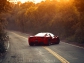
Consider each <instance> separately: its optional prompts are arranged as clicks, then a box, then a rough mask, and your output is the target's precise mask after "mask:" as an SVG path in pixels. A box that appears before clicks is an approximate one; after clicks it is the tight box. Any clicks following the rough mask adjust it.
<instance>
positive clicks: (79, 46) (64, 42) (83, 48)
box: [61, 41, 84, 49]
mask: <svg viewBox="0 0 84 63" xmlns="http://www.w3.org/2000/svg"><path fill="white" fill-rule="evenodd" d="M61 42H62V41H61ZM62 43H65V42H62ZM65 44H68V45H71V46H75V47H78V48H81V49H84V48H83V47H80V46H77V45H73V44H69V43H65Z"/></svg>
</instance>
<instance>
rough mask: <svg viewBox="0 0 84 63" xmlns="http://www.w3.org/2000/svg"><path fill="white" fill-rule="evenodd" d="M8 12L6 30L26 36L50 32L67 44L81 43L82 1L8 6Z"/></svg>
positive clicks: (83, 37)
mask: <svg viewBox="0 0 84 63" xmlns="http://www.w3.org/2000/svg"><path fill="white" fill-rule="evenodd" d="M11 6H12V11H11V12H9V13H7V14H6V15H7V16H6V20H7V21H8V29H9V30H18V31H21V32H25V33H38V32H51V33H53V34H55V35H58V36H59V37H60V38H61V39H65V40H68V42H78V43H82V44H83V43H84V1H83V0H70V1H69V2H64V1H61V2H57V1H55V0H52V1H49V0H46V1H45V2H41V3H38V4H34V3H33V2H26V3H24V4H21V3H20V2H19V3H18V4H11Z"/></svg>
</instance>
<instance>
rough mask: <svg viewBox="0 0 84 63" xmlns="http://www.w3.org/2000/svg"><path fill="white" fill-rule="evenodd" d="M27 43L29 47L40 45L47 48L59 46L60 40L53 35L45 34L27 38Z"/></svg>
mask: <svg viewBox="0 0 84 63" xmlns="http://www.w3.org/2000/svg"><path fill="white" fill-rule="evenodd" d="M28 42H29V45H30V46H33V45H40V44H44V45H48V46H49V45H51V44H59V42H60V39H59V37H58V36H55V35H54V34H52V33H48V32H47V33H38V34H36V35H34V36H29V39H28Z"/></svg>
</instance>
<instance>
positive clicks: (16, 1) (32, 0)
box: [8, 0, 70, 4]
mask: <svg viewBox="0 0 84 63" xmlns="http://www.w3.org/2000/svg"><path fill="white" fill-rule="evenodd" d="M8 1H9V2H13V3H15V4H17V3H18V2H21V3H25V2H33V3H35V4H37V3H40V2H42V1H47V0H8ZM50 1H53V0H50ZM56 1H57V2H70V0H56Z"/></svg>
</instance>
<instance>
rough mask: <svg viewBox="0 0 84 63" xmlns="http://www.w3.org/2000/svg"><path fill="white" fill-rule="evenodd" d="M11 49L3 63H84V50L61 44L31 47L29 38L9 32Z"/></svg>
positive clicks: (22, 34) (25, 35)
mask: <svg viewBox="0 0 84 63" xmlns="http://www.w3.org/2000/svg"><path fill="white" fill-rule="evenodd" d="M8 35H9V37H10V42H9V49H8V51H7V54H6V56H5V58H4V59H3V61H2V63H84V49H83V48H80V47H77V46H74V45H70V44H67V43H64V42H60V44H58V45H51V46H29V45H28V36H29V34H24V33H20V32H8Z"/></svg>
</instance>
